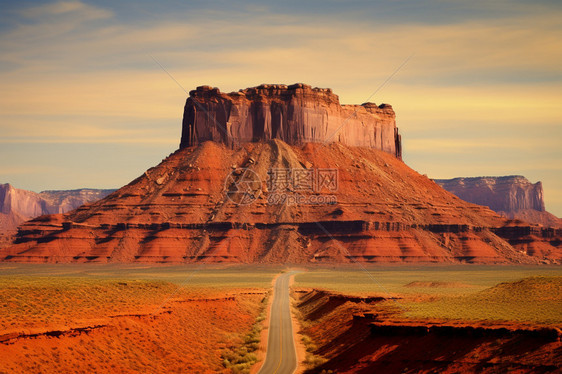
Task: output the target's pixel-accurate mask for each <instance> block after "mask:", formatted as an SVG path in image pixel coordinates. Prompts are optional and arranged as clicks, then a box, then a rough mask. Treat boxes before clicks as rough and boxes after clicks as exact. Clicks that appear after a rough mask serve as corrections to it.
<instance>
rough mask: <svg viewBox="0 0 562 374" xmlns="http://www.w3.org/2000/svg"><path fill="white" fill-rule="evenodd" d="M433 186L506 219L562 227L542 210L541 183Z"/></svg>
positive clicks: (507, 180)
mask: <svg viewBox="0 0 562 374" xmlns="http://www.w3.org/2000/svg"><path fill="white" fill-rule="evenodd" d="M435 182H436V183H438V184H439V185H440V186H441V187H443V188H444V189H446V190H447V191H449V192H451V193H453V194H455V195H457V196H458V197H460V198H461V199H463V200H465V201H468V202H471V203H474V204H479V205H484V206H488V207H490V209H492V210H494V211H495V212H497V213H499V214H501V215H502V216H505V217H507V218H511V219H514V218H516V219H521V220H524V221H527V222H531V223H536V224H541V225H543V226H553V227H562V221H561V220H560V219H558V218H557V217H555V216H554V215H552V214H550V213H548V212H547V211H546V210H545V204H544V193H543V188H542V183H541V182H537V183H534V184H533V183H531V182H529V180H528V179H527V178H525V177H523V176H521V175H510V176H504V177H474V178H454V179H436V180H435Z"/></svg>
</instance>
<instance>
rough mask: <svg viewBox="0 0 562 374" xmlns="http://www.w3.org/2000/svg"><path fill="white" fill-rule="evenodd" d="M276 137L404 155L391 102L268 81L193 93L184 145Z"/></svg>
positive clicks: (291, 141) (185, 121) (297, 142)
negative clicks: (346, 99)
mask: <svg viewBox="0 0 562 374" xmlns="http://www.w3.org/2000/svg"><path fill="white" fill-rule="evenodd" d="M272 139H280V140H283V141H284V142H285V143H287V144H289V145H302V144H304V143H306V142H315V143H324V142H326V143H331V142H339V143H341V144H344V145H348V146H361V147H369V148H374V149H380V150H382V151H385V152H387V153H390V154H392V155H394V156H396V157H397V158H401V157H402V145H401V139H400V135H399V134H398V128H397V127H396V118H395V113H394V110H393V109H392V107H391V106H390V105H388V104H382V105H378V106H377V105H376V104H374V103H364V104H362V105H341V104H340V101H339V98H338V96H337V95H336V94H334V93H333V92H332V90H331V89H329V88H312V87H311V86H309V85H307V84H302V83H296V84H293V85H289V86H287V85H282V84H262V85H260V86H258V87H251V88H246V89H243V90H240V91H238V92H231V93H222V92H220V90H219V89H218V88H213V87H210V86H200V87H197V89H196V90H193V91H191V92H190V93H189V98H188V99H187V102H186V104H185V108H184V115H183V124H182V137H181V144H180V148H185V147H190V146H193V145H198V144H201V143H203V142H205V141H208V140H212V141H215V142H219V143H223V144H226V145H229V146H232V145H239V144H243V143H247V142H257V141H268V140H272Z"/></svg>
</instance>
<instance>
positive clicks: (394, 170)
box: [0, 140, 560, 263]
mask: <svg viewBox="0 0 562 374" xmlns="http://www.w3.org/2000/svg"><path fill="white" fill-rule="evenodd" d="M233 164H234V165H236V166H238V167H245V168H248V169H250V170H252V172H254V173H255V174H256V175H257V177H258V178H259V183H257V184H255V185H251V186H250V187H251V190H249V191H247V192H248V193H249V194H252V195H253V196H254V197H255V201H252V202H251V203H249V204H246V205H239V204H237V203H235V202H233V201H231V200H230V199H229V197H232V196H231V195H229V194H230V193H231V192H233V191H234V192H235V191H237V190H236V188H237V185H236V184H235V183H229V182H226V183H225V181H228V180H229V179H228V176H229V175H235V176H236V178H242V177H243V175H244V174H242V173H238V172H237V171H236V170H235V171H234V173H233V168H232V165H233ZM280 168H291V169H293V170H299V171H307V170H309V171H314V170H319V169H326V168H336V169H337V170H338V173H339V176H338V181H339V184H338V186H337V189H335V190H333V191H325V190H323V191H300V192H299V193H300V195H301V196H305V197H307V198H311V197H314V198H315V199H318V198H319V197H322V196H324V197H325V196H327V195H333V196H335V201H334V202H333V204H293V205H287V204H275V203H272V202H271V196H272V194H273V193H278V192H277V191H271V190H269V189H268V183H267V178H268V172H269V171H270V170H273V169H280ZM237 173H238V174H237ZM282 192H283V193H286V194H287V195H289V196H292V195H293V194H294V193H295V191H291V189H290V188H289V189H285V190H283V191H282ZM504 225H506V220H505V219H503V218H501V217H499V216H498V215H497V214H495V213H494V212H492V211H491V210H489V209H488V208H485V207H482V206H478V205H473V204H470V203H467V202H464V201H462V200H460V199H459V198H457V197H456V196H453V195H452V194H450V193H448V192H447V191H445V190H443V189H442V188H440V187H439V186H438V185H437V184H435V183H434V182H433V181H431V180H430V179H428V178H427V177H425V176H422V175H420V174H418V173H416V172H415V171H413V170H412V169H410V168H409V167H407V166H406V165H405V164H404V163H403V162H401V161H399V160H397V159H396V158H395V157H394V156H392V155H390V154H388V153H385V152H382V151H379V150H375V149H368V148H358V147H348V146H344V145H342V144H339V143H333V144H329V145H325V144H318V143H316V144H315V143H307V144H305V145H304V146H301V147H297V146H289V145H287V144H285V143H284V142H282V141H280V140H274V141H269V142H260V143H248V144H245V145H244V146H243V147H241V148H238V149H231V148H230V147H227V146H225V145H222V144H217V143H213V142H206V143H204V144H202V145H201V146H197V147H187V148H183V149H180V150H178V151H177V152H175V153H174V154H172V155H170V157H168V158H167V159H165V160H164V161H163V162H162V163H161V164H160V165H158V166H157V167H154V168H151V169H149V170H147V172H146V173H144V174H143V175H142V176H140V177H139V178H137V179H136V180H134V181H133V182H131V183H130V184H129V185H127V186H125V187H123V188H121V189H120V190H118V191H117V192H115V193H113V194H111V195H110V196H108V197H106V198H105V199H103V200H101V201H98V202H96V203H94V204H91V205H86V206H83V207H81V208H79V209H77V210H75V211H72V212H70V213H67V214H64V215H53V216H43V217H40V218H38V219H35V220H33V221H29V222H27V223H26V224H24V225H22V226H21V227H20V232H19V235H18V238H17V241H16V243H17V244H16V245H14V246H12V247H11V248H8V249H6V250H3V251H1V252H0V256H1V257H3V258H5V260H10V261H34V262H45V261H47V262H71V261H79V262H84V261H98V262H100V261H101V262H107V261H118V262H131V261H141V262H192V261H212V262H220V261H227V262H262V263H280V262H285V263H286V262H291V263H303V262H325V261H338V262H342V261H343V262H347V261H351V260H354V261H365V262H477V263H509V262H512V263H538V262H539V261H542V260H544V261H558V260H559V257H560V256H559V252H560V250H559V249H558V246H559V245H560V243H558V244H553V245H551V244H548V245H549V248H550V252H546V251H543V252H541V253H538V256H530V255H527V254H525V253H520V252H519V251H518V250H515V249H514V248H513V247H512V246H511V245H510V244H509V243H508V242H507V241H506V240H505V239H503V238H502V237H501V236H499V235H496V234H495V233H494V231H493V230H492V229H491V228H494V227H502V226H504ZM502 234H505V235H507V236H509V235H511V233H502ZM548 243H550V242H548ZM549 253H550V254H549ZM545 255H548V256H546V259H544V258H543V257H545Z"/></svg>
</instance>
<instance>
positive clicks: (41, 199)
mask: <svg viewBox="0 0 562 374" xmlns="http://www.w3.org/2000/svg"><path fill="white" fill-rule="evenodd" d="M113 191H115V190H95V189H89V188H83V189H78V190H67V191H64V190H63V191H43V192H41V193H36V192H32V191H26V190H21V189H18V188H14V187H13V186H11V185H10V184H8V183H6V184H0V231H6V230H15V229H16V228H17V226H18V225H19V224H21V223H22V222H24V221H27V220H28V219H30V218H35V217H38V216H41V215H43V214H56V213H66V212H68V211H71V210H73V209H76V208H78V207H79V206H80V205H83V204H85V203H89V202H92V201H96V200H99V199H101V198H103V197H105V196H107V195H109V194H110V193H111V192H113Z"/></svg>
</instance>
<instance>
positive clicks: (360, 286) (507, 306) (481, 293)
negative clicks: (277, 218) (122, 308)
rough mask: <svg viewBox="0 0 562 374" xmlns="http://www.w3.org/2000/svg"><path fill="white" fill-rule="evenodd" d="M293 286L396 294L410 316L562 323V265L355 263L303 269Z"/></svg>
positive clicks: (388, 294)
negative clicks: (378, 264) (335, 267)
mask: <svg viewBox="0 0 562 374" xmlns="http://www.w3.org/2000/svg"><path fill="white" fill-rule="evenodd" d="M412 285H413V286H412ZM435 285H438V286H435ZM295 287H305V288H308V287H310V288H318V289H326V290H331V291H335V292H339V293H344V294H350V295H378V296H383V297H385V296H386V297H389V296H397V297H400V298H401V300H400V301H398V302H396V303H391V302H387V303H388V304H389V305H391V306H393V307H396V304H398V305H399V306H400V308H399V309H401V310H402V315H403V316H405V317H408V318H439V319H449V320H486V321H518V322H530V323H540V324H560V323H562V268H560V267H546V266H540V267H533V266H425V267H419V266H415V267H414V266H413V267H406V266H393V267H366V268H365V267H362V266H359V265H357V266H356V267H355V269H352V268H350V267H347V268H343V269H341V268H340V269H329V270H328V269H321V268H318V269H314V270H311V271H309V272H305V273H300V274H298V275H297V276H296V279H295Z"/></svg>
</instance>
